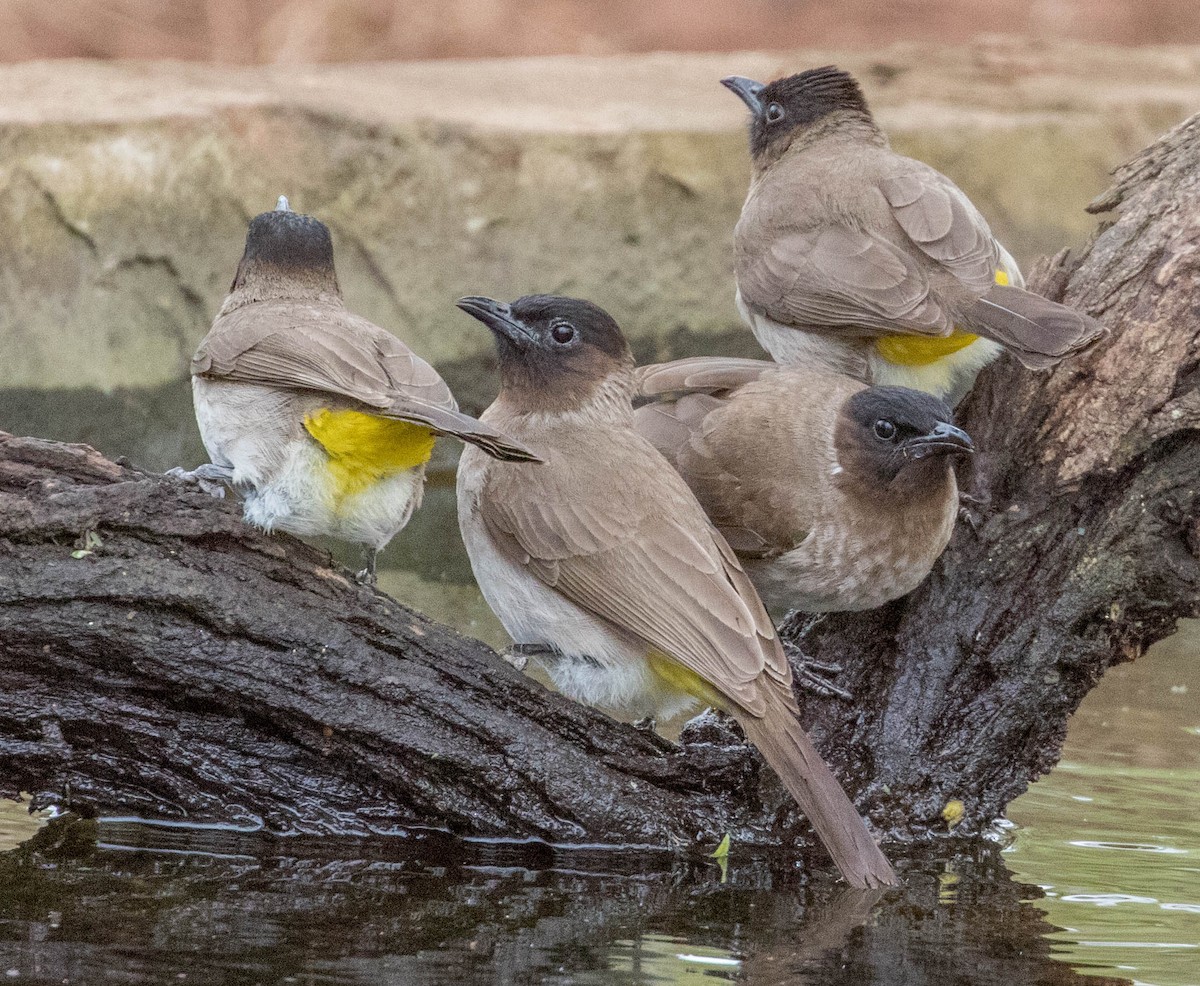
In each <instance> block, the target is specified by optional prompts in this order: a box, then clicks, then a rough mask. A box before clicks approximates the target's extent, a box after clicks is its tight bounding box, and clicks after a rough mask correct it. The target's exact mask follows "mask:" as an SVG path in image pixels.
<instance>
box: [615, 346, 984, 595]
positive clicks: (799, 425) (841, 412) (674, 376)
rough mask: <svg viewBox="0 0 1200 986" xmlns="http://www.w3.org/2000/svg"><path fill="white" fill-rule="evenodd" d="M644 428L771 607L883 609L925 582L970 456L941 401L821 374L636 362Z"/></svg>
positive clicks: (749, 365) (769, 366) (764, 365)
mask: <svg viewBox="0 0 1200 986" xmlns="http://www.w3.org/2000/svg"><path fill="white" fill-rule="evenodd" d="M636 383H637V389H638V396H640V397H649V398H652V399H653V401H652V403H648V404H645V405H644V406H642V407H640V408H639V409H638V410H637V412H636V413H635V415H634V422H635V426H636V427H637V430H638V433H639V434H641V435H643V436H644V437H645V438H647V439H649V440H650V441H651V442H652V443H653V444H654V446H655V447H656V448H657V449H658V450H659V451H660V452H662V454H663V455H664V456H665V457H666V458H667V460H668V461H670V462H671V464H672V465H673V466H674V467H675V468H676V469H677V470H678V472H679V474H680V475H681V476H682V477H683V479H684V480H685V481H686V482H687V484H688V486H689V487H690V488H691V490H692V492H693V493H694V494H695V495H696V499H697V500H699V501H700V505H701V506H702V507H703V508H704V510H705V512H706V513H707V514H708V517H709V520H711V521H712V523H713V524H714V525H715V526H716V528H717V530H718V531H720V532H721V534H722V535H723V536H724V537H725V540H726V541H728V542H729V544H730V546H731V547H732V548H733V549H734V551H736V552H737V554H738V558H739V559H740V560H741V562H742V564H743V566H744V567H745V569H746V574H747V575H749V576H750V579H751V581H753V583H754V585H755V588H757V589H758V592H759V595H760V596H761V597H762V598H763V600H764V601H765V602H766V603H767V605H768V606H769V607H771V608H772V609H773V610H778V611H780V612H782V611H786V610H788V609H801V610H804V611H806V612H810V613H818V612H828V611H836V610H862V609H873V608H874V607H876V606H881V605H883V604H884V603H886V602H888V601H890V600H892V599H897V598H899V597H900V596H903V595H905V594H907V593H909V592H911V591H912V590H913V589H915V588H916V587H917V585H918V584H919V583H920V582H921V581H922V580H923V579H924V578H925V576H926V575H928V574H929V570H930V569H931V568H932V567H933V563H934V562H935V561H936V560H937V558H938V556H939V555H940V554H941V553H942V551H943V550H944V549H945V547H946V545H947V543H948V542H949V540H950V535H951V533H952V532H953V530H954V522H955V520H956V519H957V516H958V510H959V498H958V486H957V483H956V481H955V476H954V468H953V465H954V461H955V459H956V458H958V457H959V456H964V455H969V454H971V452H972V451H973V450H974V447H973V445H972V442H971V439H970V436H968V435H967V433H966V432H964V431H962V430H961V429H959V428H957V427H955V425H954V421H953V417H952V414H951V411H950V408H949V407H947V406H946V404H945V403H943V402H942V401H941V400H939V399H938V398H936V397H933V396H932V395H930V394H926V393H923V392H921V391H916V390H910V389H909V388H906V387H888V386H876V387H868V386H867V385H866V384H864V383H862V382H861V381H858V380H854V379H852V378H851V377H847V376H845V375H843V374H839V373H831V372H830V371H828V370H826V369H823V368H821V367H819V366H804V367H785V366H780V365H779V364H777V363H771V362H768V361H766V360H748V359H747V360H738V359H728V358H725V357H696V358H693V359H685V360H678V361H676V362H673V363H661V364H657V365H652V366H645V367H640V368H639V369H638V370H637V371H636Z"/></svg>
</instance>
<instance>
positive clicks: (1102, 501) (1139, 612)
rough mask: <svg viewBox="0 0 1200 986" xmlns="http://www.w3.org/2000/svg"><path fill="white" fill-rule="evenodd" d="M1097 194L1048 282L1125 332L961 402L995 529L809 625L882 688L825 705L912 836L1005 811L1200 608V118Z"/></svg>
mask: <svg viewBox="0 0 1200 986" xmlns="http://www.w3.org/2000/svg"><path fill="white" fill-rule="evenodd" d="M1089 210H1090V211H1093V212H1097V213H1099V212H1108V211H1110V210H1117V216H1116V218H1115V219H1109V220H1108V221H1107V222H1105V223H1104V225H1102V227H1101V229H1100V230H1099V231H1098V233H1097V234H1096V236H1095V237H1094V238H1093V240H1092V242H1091V243H1090V244H1089V245H1088V247H1087V248H1086V249H1085V250H1084V251H1083V253H1082V255H1081V256H1080V257H1079V258H1077V259H1075V260H1071V259H1069V258H1067V257H1065V256H1060V257H1057V258H1055V259H1054V260H1053V261H1052V262H1049V263H1043V264H1041V265H1040V266H1039V267H1038V269H1037V270H1036V271H1035V272H1034V276H1033V279H1032V280H1033V286H1034V287H1035V288H1036V289H1039V290H1041V291H1042V292H1043V293H1045V294H1047V295H1048V296H1049V297H1052V298H1054V299H1056V300H1061V301H1065V302H1066V303H1068V304H1070V305H1072V306H1074V307H1076V308H1078V309H1080V310H1081V311H1086V312H1088V313H1089V314H1091V315H1093V316H1095V317H1096V318H1098V319H1099V320H1100V321H1101V322H1103V323H1104V325H1105V326H1107V327H1108V328H1109V330H1110V334H1109V336H1108V337H1107V338H1106V339H1105V340H1103V341H1102V342H1101V343H1100V344H1099V345H1098V346H1097V347H1095V348H1094V349H1093V350H1092V351H1091V352H1089V353H1087V354H1086V355H1084V356H1083V357H1082V358H1080V359H1077V360H1074V361H1071V362H1069V363H1067V364H1064V365H1062V366H1060V367H1059V368H1058V369H1057V370H1056V371H1055V372H1053V373H1050V374H1035V373H1030V372H1028V371H1026V370H1024V369H1022V368H1021V367H1020V366H1019V365H1018V364H1017V363H1016V361H1015V360H1012V359H1007V358H1006V359H1003V360H1001V361H999V362H998V363H997V364H995V365H993V366H992V367H990V368H988V369H987V370H986V371H985V372H984V373H983V374H982V375H981V376H980V378H979V381H978V383H977V384H976V387H975V389H974V390H973V392H972V393H971V395H970V396H969V397H968V399H967V401H966V402H965V403H964V405H963V406H962V407H961V408H960V409H959V412H958V416H959V419H960V423H961V424H963V425H964V427H965V428H966V429H967V430H968V431H969V432H970V433H971V435H972V436H973V437H974V438H975V441H976V443H977V445H978V446H979V447H980V449H982V450H983V455H981V456H980V459H981V462H980V463H979V464H978V469H977V476H976V482H977V484H978V486H979V488H980V489H981V490H982V491H984V492H985V493H986V495H987V496H988V498H989V500H990V502H989V503H988V505H987V506H986V507H985V508H983V510H982V515H983V517H982V523H981V525H980V526H979V528H978V529H977V530H973V529H972V528H971V526H969V525H967V524H960V525H959V527H958V530H957V531H956V533H955V536H954V540H953V542H952V543H951V546H950V548H949V550H948V551H947V552H946V554H945V556H944V557H943V559H942V560H941V562H940V563H939V565H938V567H937V569H936V570H935V572H934V574H933V576H932V577H931V578H930V579H929V580H928V582H926V583H925V584H924V585H923V586H922V587H921V588H920V589H919V590H918V591H917V592H916V593H914V594H913V595H911V596H910V597H908V598H907V599H904V600H901V601H900V602H899V603H897V604H895V605H893V606H891V607H887V608H884V609H882V610H879V611H876V612H874V613H870V614H862V615H843V616H838V617H834V618H830V619H828V620H826V621H824V622H823V623H822V624H820V625H819V626H818V627H817V628H816V629H815V630H814V632H812V633H810V634H808V635H807V636H806V639H805V645H806V647H807V648H808V649H809V650H810V651H812V652H813V653H815V654H817V655H819V656H820V657H821V658H822V659H825V660H835V661H838V660H840V661H842V662H843V663H845V664H846V665H847V667H848V669H849V672H850V676H851V681H850V682H849V686H850V687H851V688H853V689H855V690H856V691H857V693H858V694H859V695H861V696H863V697H864V698H865V699H866V701H865V702H860V703H855V704H854V705H842V704H835V703H823V704H821V706H820V707H819V708H814V707H813V706H812V704H811V703H810V707H809V709H808V710H807V711H808V713H809V717H808V718H809V720H810V721H813V720H815V722H816V727H815V732H817V733H818V734H819V735H820V737H821V738H822V739H823V741H824V746H825V748H826V749H834V748H840V749H841V750H842V751H843V752H842V756H843V757H844V759H845V761H846V762H848V763H852V764H854V765H855V772H856V774H857V775H858V776H859V777H861V778H864V779H869V783H868V784H867V787H866V791H865V792H864V793H865V797H864V798H863V800H862V801H860V804H863V805H872V806H875V805H878V806H879V807H878V809H873V814H874V816H875V817H876V818H877V819H878V820H880V821H881V822H883V823H884V824H885V826H886V828H887V829H888V830H890V832H891V833H892V835H893V836H894V837H898V838H901V839H903V838H913V837H918V836H920V835H921V834H923V833H925V832H927V831H929V830H930V829H934V830H936V829H937V827H938V825H937V823H938V819H939V816H940V814H941V812H942V811H943V809H944V808H945V806H946V805H947V804H948V803H949V802H951V801H956V800H957V801H961V802H963V807H964V811H965V814H964V816H963V820H962V823H961V824H960V827H959V828H958V830H957V831H959V832H961V833H964V834H965V833H969V832H974V831H978V830H979V829H981V828H982V827H984V826H986V825H987V824H988V823H989V822H990V820H991V819H993V818H995V817H997V816H998V815H1000V814H1002V813H1003V811H1004V809H1005V806H1006V805H1007V804H1008V803H1009V802H1010V801H1012V800H1013V799H1014V798H1015V797H1017V796H1018V795H1019V794H1021V793H1022V792H1023V791H1024V790H1025V789H1026V787H1027V786H1028V785H1029V783H1030V782H1031V781H1033V780H1035V779H1036V778H1037V777H1038V776H1040V775H1041V774H1044V773H1046V772H1047V771H1048V770H1049V769H1050V768H1051V767H1052V766H1053V765H1054V764H1055V763H1056V762H1057V760H1058V756H1059V752H1060V749H1061V746H1062V740H1063V737H1064V735H1065V732H1066V725H1067V719H1068V717H1069V716H1070V714H1071V713H1072V712H1073V711H1074V710H1075V709H1076V708H1077V707H1078V706H1079V703H1080V702H1081V701H1082V699H1083V697H1084V695H1086V694H1087V692H1088V690H1089V689H1091V688H1092V687H1093V686H1094V685H1095V684H1096V682H1097V681H1098V680H1099V679H1100V676H1101V675H1103V674H1104V672H1105V670H1106V669H1107V668H1109V667H1111V666H1112V665H1113V664H1115V663H1118V662H1121V661H1127V660H1133V659H1135V658H1137V657H1138V656H1139V655H1140V654H1141V653H1142V652H1143V651H1144V650H1145V648H1146V647H1147V646H1148V645H1149V644H1151V643H1153V642H1154V641H1156V640H1158V639H1160V638H1161V637H1163V636H1166V635H1167V634H1169V633H1170V632H1171V631H1172V630H1173V629H1174V626H1175V622H1176V620H1177V618H1179V617H1184V616H1195V615H1197V613H1200V562H1198V560H1197V559H1198V557H1200V498H1198V487H1197V479H1200V308H1198V307H1197V298H1198V297H1200V117H1193V118H1192V119H1191V120H1189V121H1187V122H1185V123H1184V124H1181V125H1180V126H1179V127H1178V128H1176V129H1175V130H1173V131H1172V132H1171V133H1169V134H1167V135H1166V136H1165V137H1163V138H1162V139H1161V140H1160V141H1158V142H1157V143H1156V144H1155V145H1153V146H1152V147H1150V148H1149V149H1147V150H1146V151H1144V152H1143V153H1142V154H1141V155H1140V156H1139V157H1137V158H1136V159H1135V160H1133V161H1132V162H1130V163H1129V164H1127V165H1125V166H1124V167H1122V168H1121V169H1119V170H1118V172H1117V174H1116V181H1115V184H1114V186H1113V188H1112V189H1111V190H1110V191H1109V192H1107V193H1105V194H1104V195H1103V196H1101V197H1100V198H1099V199H1097V200H1096V201H1095V202H1094V203H1093V204H1092V205H1091V206H1090V207H1089ZM794 629H795V627H793V630H794ZM843 683H846V682H843ZM942 829H943V830H945V825H944V824H943V825H942Z"/></svg>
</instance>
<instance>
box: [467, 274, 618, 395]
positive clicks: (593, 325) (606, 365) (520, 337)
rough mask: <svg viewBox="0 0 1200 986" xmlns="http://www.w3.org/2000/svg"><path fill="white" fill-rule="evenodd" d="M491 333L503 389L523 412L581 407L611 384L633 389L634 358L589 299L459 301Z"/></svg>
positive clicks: (528, 297) (552, 297) (534, 297)
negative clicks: (497, 356)
mask: <svg viewBox="0 0 1200 986" xmlns="http://www.w3.org/2000/svg"><path fill="white" fill-rule="evenodd" d="M457 304H458V307H459V308H461V309H462V310H463V311H465V312H466V313H467V314H469V315H472V316H474V317H475V318H477V319H479V321H481V322H482V323H483V324H484V325H486V326H487V327H488V328H489V329H491V330H492V334H493V335H494V336H495V338H496V350H497V352H498V354H499V357H500V376H501V381H502V383H503V386H504V390H505V391H506V392H507V393H508V394H509V395H510V396H511V397H512V399H514V400H516V401H518V402H519V403H520V405H521V406H522V408H523V409H526V410H535V409H545V410H550V409H557V410H566V409H570V408H573V407H578V406H581V405H582V404H584V403H586V402H587V401H588V400H590V399H591V398H592V396H593V395H594V394H595V393H596V392H597V391H598V390H599V389H600V388H601V386H602V385H604V384H605V383H606V382H607V381H614V380H615V381H616V382H618V383H619V384H620V386H621V387H625V388H628V386H629V385H630V384H629V382H630V379H631V373H632V369H633V357H632V355H631V354H630V352H629V345H628V344H627V343H626V342H625V336H624V335H622V333H621V329H620V327H619V326H618V325H617V323H616V322H615V321H614V320H613V317H612V316H611V315H609V314H608V312H606V311H605V310H604V309H603V308H600V307H599V306H598V305H593V304H592V303H591V302H590V301H581V300H579V299H577V298H562V297H559V296H557V295H549V294H534V295H526V296H525V297H524V298H518V299H517V300H516V301H514V302H513V303H512V304H505V303H504V302H501V301H494V300H492V299H491V298H480V297H471V298H460V299H459V300H458V302H457Z"/></svg>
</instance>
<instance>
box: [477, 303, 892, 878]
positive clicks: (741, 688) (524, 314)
mask: <svg viewBox="0 0 1200 986" xmlns="http://www.w3.org/2000/svg"><path fill="white" fill-rule="evenodd" d="M458 306H459V307H460V308H462V309H463V310H464V311H466V312H468V313H469V314H471V315H473V316H474V317H475V318H477V319H479V320H480V321H481V322H483V323H484V324H485V325H486V326H487V327H488V328H489V329H491V330H492V332H493V333H494V335H495V337H496V343H497V349H498V351H499V361H500V374H501V381H502V385H501V390H500V395H499V397H497V398H496V401H495V403H494V404H492V406H491V407H489V408H488V409H487V411H486V412H484V414H483V420H484V421H485V422H487V423H488V424H490V425H492V426H493V427H495V428H497V429H500V430H502V431H504V432H506V433H508V434H512V435H513V436H514V437H515V438H517V439H518V440H519V441H521V442H524V443H525V444H527V445H528V446H529V447H530V448H531V449H533V450H534V451H535V452H536V453H537V454H538V455H539V456H540V457H541V458H542V459H543V460H544V461H543V462H542V463H540V464H536V465H534V464H530V465H520V464H501V463H497V462H494V461H493V460H491V459H488V458H487V457H486V456H483V455H480V454H477V452H476V451H475V450H474V449H467V450H466V452H465V453H464V455H463V458H462V461H461V462H460V464H459V470H458V513H459V525H460V527H461V529H462V535H463V541H464V542H465V544H466V547H467V553H468V554H469V556H470V559H471V567H472V569H473V571H474V573H475V578H476V580H477V582H478V583H479V588H480V589H481V590H482V592H483V595H484V597H485V598H486V599H487V601H488V604H489V605H490V606H491V607H492V609H493V610H494V611H495V613H496V615H497V616H498V617H499V618H500V621H501V623H503V624H504V627H505V629H506V630H507V631H508V633H509V635H510V636H511V637H512V639H513V640H514V641H515V642H516V644H517V645H518V647H519V648H521V649H522V650H523V651H524V652H525V653H534V654H536V655H537V656H538V657H539V659H540V660H541V661H542V663H543V664H544V665H545V666H546V668H547V670H548V672H549V673H550V675H551V677H552V678H553V680H554V682H555V684H556V685H557V686H558V687H559V689H560V690H562V691H563V692H564V693H566V694H567V695H569V696H571V697H573V698H575V699H577V700H579V701H583V702H587V703H595V704H601V705H607V706H612V707H617V708H621V709H624V710H627V711H629V712H632V713H634V714H638V713H646V712H650V713H657V714H660V715H671V714H674V713H675V712H678V711H681V710H682V709H684V708H686V707H688V706H689V705H691V704H693V703H694V702H695V701H697V700H699V701H702V702H705V703H708V704H709V705H713V706H715V707H717V708H720V709H724V710H725V711H726V712H729V713H730V714H731V715H733V716H734V717H735V718H736V719H737V721H738V722H739V723H741V725H742V728H743V729H744V730H745V733H746V736H747V737H748V738H749V739H750V741H751V742H752V743H753V744H754V745H755V746H756V747H758V749H759V750H760V751H761V753H762V754H763V756H764V757H766V759H767V762H768V763H769V764H770V765H771V766H772V767H773V768H774V770H775V772H776V773H777V774H778V775H779V777H780V778H781V779H782V781H783V783H784V784H785V785H786V787H787V788H788V790H789V791H790V792H791V793H792V795H793V796H794V797H795V799H796V801H797V802H798V803H799V805H800V807H801V809H802V810H803V811H804V814H805V815H806V816H807V817H808V819H809V820H810V821H811V822H812V824H813V827H814V828H815V829H816V831H817V834H818V835H819V836H820V838H821V840H822V842H823V843H824V845H825V846H826V848H827V849H828V851H829V853H830V855H831V856H832V857H833V860H834V862H835V863H836V864H837V867H838V869H839V870H840V871H841V872H842V875H843V876H844V877H845V878H846V879H847V880H848V881H849V882H850V883H852V884H854V885H855V886H877V885H881V884H890V883H894V882H895V881H896V876H895V874H894V873H893V872H892V868H891V867H890V866H889V865H888V862H887V860H886V859H885V858H884V856H883V854H882V853H881V852H880V851H879V848H878V846H876V845H875V843H874V841H873V840H872V839H871V836H870V833H869V832H868V831H867V828H866V825H865V824H864V822H863V820H862V818H861V817H860V816H859V814H858V812H857V811H856V810H855V808H854V806H853V805H852V804H851V803H850V800H849V799H848V798H847V797H846V795H845V793H844V792H843V791H842V789H841V787H840V785H839V784H838V782H837V780H836V779H835V778H834V776H833V774H832V773H831V772H830V770H829V768H828V767H827V766H826V765H825V763H824V761H822V760H821V757H820V755H819V754H818V753H817V751H816V749H815V748H814V747H813V745H812V743H811V741H810V740H809V738H808V736H807V735H806V734H805V732H804V730H803V729H802V728H801V726H800V724H799V722H798V721H797V719H796V714H797V707H796V702H795V698H794V697H793V694H792V675H791V671H790V669H789V667H788V663H787V659H786V657H785V656H784V652H783V648H782V647H781V646H780V642H779V639H778V637H777V636H776V634H775V628H774V627H773V626H772V624H771V620H770V618H769V617H768V616H767V612H766V610H765V609H764V608H763V605H762V603H761V602H760V600H759V598H758V596H757V594H756V593H755V591H754V587H753V585H752V584H751V583H750V580H749V579H748V578H747V577H746V574H745V572H743V571H742V568H741V566H740V565H739V564H738V561H737V556H736V555H735V554H734V553H733V551H732V550H731V549H730V547H729V545H728V544H726V543H725V540H724V539H723V538H722V537H721V535H720V534H719V533H718V532H717V531H716V530H715V529H714V528H713V526H712V525H711V524H710V523H709V522H708V519H707V518H706V517H705V516H704V511H703V510H702V509H701V507H700V504H699V503H697V502H696V498H695V497H694V496H693V495H692V493H691V491H690V490H688V488H687V485H686V484H685V483H684V482H683V480H682V479H681V478H680V477H679V475H678V474H677V473H676V472H675V471H674V470H673V469H672V468H671V467H670V465H669V464H668V463H667V461H666V460H665V459H664V458H663V457H662V455H661V454H660V453H659V452H658V451H657V450H656V449H655V448H654V446H653V445H651V444H650V443H649V442H648V441H646V439H644V438H642V437H641V436H640V435H638V434H637V432H636V431H635V430H634V426H633V407H632V404H631V402H630V396H631V394H632V392H633V359H632V357H631V356H630V353H629V347H628V346H627V345H626V343H625V339H624V337H623V336H622V334H621V331H620V329H619V328H618V327H617V324H616V323H615V322H614V321H613V320H612V318H611V317H610V316H609V315H608V314H607V313H606V312H604V311H603V310H602V309H600V308H597V307H596V306H595V305H593V304H590V303H589V302H586V301H577V300H573V299H569V298H558V297H551V296H533V297H527V298H521V299H519V300H518V301H515V302H513V303H512V304H511V305H507V304H503V303H501V302H497V301H493V300H491V299H489V298H463V299H461V300H460V301H459V302H458Z"/></svg>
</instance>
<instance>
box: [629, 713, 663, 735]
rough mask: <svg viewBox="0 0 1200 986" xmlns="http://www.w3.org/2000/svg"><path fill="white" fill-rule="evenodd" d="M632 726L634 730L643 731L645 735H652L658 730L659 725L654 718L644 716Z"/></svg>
mask: <svg viewBox="0 0 1200 986" xmlns="http://www.w3.org/2000/svg"><path fill="white" fill-rule="evenodd" d="M632 725H633V728H634V729H638V730H641V731H642V732H643V733H652V732H654V731H655V730H656V729H657V728H658V723H657V722H655V720H654V716H642V718H640V719H639V720H638V721H637V722H635V723H633V724H632Z"/></svg>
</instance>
